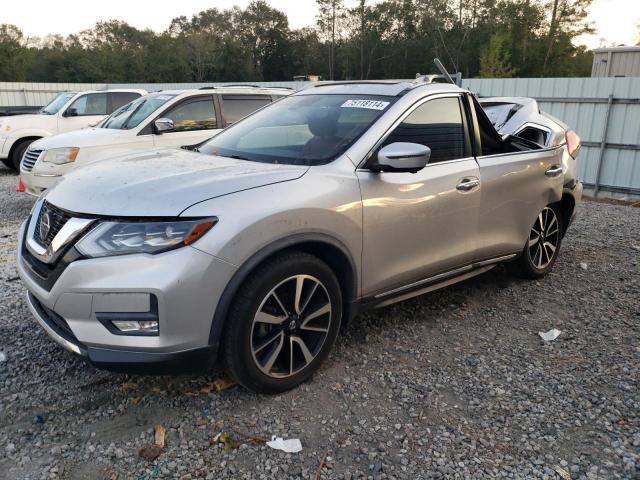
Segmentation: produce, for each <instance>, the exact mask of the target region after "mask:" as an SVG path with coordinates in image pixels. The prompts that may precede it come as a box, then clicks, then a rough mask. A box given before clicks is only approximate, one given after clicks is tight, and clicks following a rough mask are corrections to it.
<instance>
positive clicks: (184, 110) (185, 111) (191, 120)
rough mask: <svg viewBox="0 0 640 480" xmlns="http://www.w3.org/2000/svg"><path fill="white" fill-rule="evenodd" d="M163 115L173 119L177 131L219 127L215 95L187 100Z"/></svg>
mask: <svg viewBox="0 0 640 480" xmlns="http://www.w3.org/2000/svg"><path fill="white" fill-rule="evenodd" d="M161 116H162V117H165V118H170V119H171V120H173V124H174V126H175V130H174V131H175V132H190V131H192V130H212V129H214V128H218V127H217V122H216V111H215V107H214V106H213V97H199V98H194V99H193V100H187V101H186V102H183V103H180V104H179V105H177V106H175V107H174V108H172V109H171V110H169V111H168V112H165V113H163V114H162V115H161Z"/></svg>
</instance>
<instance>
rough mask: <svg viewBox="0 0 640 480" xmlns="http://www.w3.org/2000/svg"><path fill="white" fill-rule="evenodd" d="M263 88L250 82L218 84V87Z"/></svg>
mask: <svg viewBox="0 0 640 480" xmlns="http://www.w3.org/2000/svg"><path fill="white" fill-rule="evenodd" d="M228 87H231V88H264V87H261V86H260V85H253V84H250V83H230V84H228V85H220V86H219V88H228Z"/></svg>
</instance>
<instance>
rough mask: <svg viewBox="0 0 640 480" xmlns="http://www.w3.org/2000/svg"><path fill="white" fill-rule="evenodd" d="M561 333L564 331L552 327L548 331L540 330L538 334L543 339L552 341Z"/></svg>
mask: <svg viewBox="0 0 640 480" xmlns="http://www.w3.org/2000/svg"><path fill="white" fill-rule="evenodd" d="M561 333H562V332H561V331H560V330H558V329H557V328H552V329H551V330H549V331H548V332H538V335H540V338H541V339H543V340H544V341H545V342H551V341H552V340H555V339H556V338H558V337H559V336H560V334H561Z"/></svg>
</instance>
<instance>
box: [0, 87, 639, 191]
mask: <svg viewBox="0 0 640 480" xmlns="http://www.w3.org/2000/svg"><path fill="white" fill-rule="evenodd" d="M229 83H234V84H246V85H259V86H265V87H288V88H292V89H294V90H301V89H304V88H308V87H309V86H310V85H313V82H237V83H235V82H226V83H219V82H203V83H146V84H104V83H99V84H91V83H84V84H76V83H17V82H0V106H22V105H29V106H36V105H38V106H39V105H45V104H46V103H48V102H49V101H50V100H51V99H52V98H53V96H54V95H55V94H56V93H57V92H61V91H78V90H104V89H107V88H143V89H145V90H147V91H150V92H152V91H157V90H173V89H178V90H181V89H188V88H201V87H205V86H214V87H215V86H223V85H225V84H227V85H228V84H229ZM462 83H463V86H464V87H466V88H468V89H469V90H471V91H472V92H475V93H478V94H479V95H482V96H523V97H534V98H537V99H539V103H540V108H541V110H543V111H546V112H548V113H550V114H552V115H554V116H555V117H558V118H560V119H561V120H562V121H564V122H565V123H567V124H568V125H570V126H571V128H573V129H574V130H575V131H576V132H578V134H579V135H580V137H581V138H582V140H583V141H584V142H586V143H587V145H584V146H583V148H582V152H581V154H580V158H579V166H578V171H579V175H580V178H581V179H582V180H583V181H584V182H585V183H586V184H587V186H588V187H590V186H593V184H595V183H596V182H598V178H597V174H598V163H599V160H600V142H601V141H602V135H603V132H604V129H605V119H606V117H607V109H608V105H607V100H608V97H609V95H613V98H614V101H613V103H612V105H611V110H610V112H609V121H608V125H607V134H606V142H607V146H606V148H605V150H604V152H603V154H602V164H601V167H600V179H599V183H600V184H601V185H602V187H601V188H602V191H603V193H604V192H605V191H608V192H609V193H622V194H629V195H634V196H640V78H610V77H609V78H608V77H597V78H507V79H466V80H463V82H462Z"/></svg>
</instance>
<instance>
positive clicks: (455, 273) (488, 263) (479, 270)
mask: <svg viewBox="0 0 640 480" xmlns="http://www.w3.org/2000/svg"><path fill="white" fill-rule="evenodd" d="M516 256H517V254H516V253H514V254H511V255H505V256H502V257H498V258H493V259H489V260H483V261H481V262H477V263H474V264H472V265H468V266H467V267H462V268H458V269H455V270H452V271H450V272H445V273H441V274H438V275H435V276H433V277H429V278H426V279H424V280H420V281H418V282H414V283H411V284H409V285H406V286H404V287H400V288H396V289H393V290H390V291H388V292H383V293H380V294H377V295H375V296H373V297H369V298H363V299H362V303H361V311H363V310H369V309H373V308H380V307H385V306H387V305H392V304H394V303H398V302H402V301H404V300H408V299H410V298H413V297H417V296H419V295H423V294H425V293H428V292H432V291H434V290H439V289H441V288H444V287H448V286H449V285H453V284H454V283H458V282H462V281H464V280H467V279H469V278H473V277H475V276H476V275H481V274H483V273H485V272H487V271H489V270H491V269H492V268H494V267H495V266H496V265H497V264H498V263H501V262H504V261H508V260H511V259H513V258H515V257H516Z"/></svg>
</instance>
